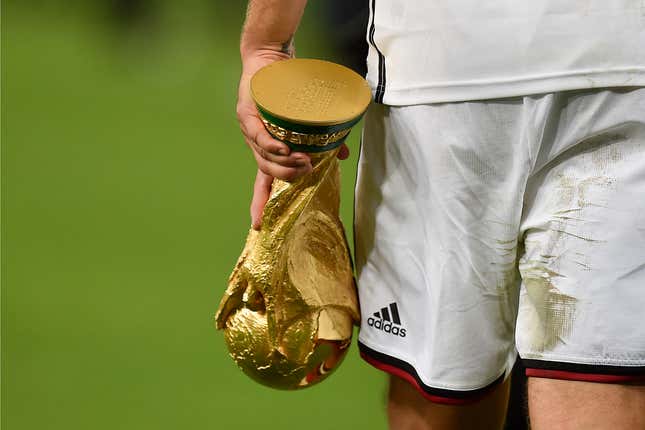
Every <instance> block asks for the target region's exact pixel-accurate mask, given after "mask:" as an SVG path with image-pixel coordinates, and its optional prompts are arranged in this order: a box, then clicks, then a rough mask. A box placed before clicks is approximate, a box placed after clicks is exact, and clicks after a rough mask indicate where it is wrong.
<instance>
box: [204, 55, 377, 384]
mask: <svg viewBox="0 0 645 430" xmlns="http://www.w3.org/2000/svg"><path fill="white" fill-rule="evenodd" d="M251 93H252V95H253V98H254V100H255V102H256V105H257V108H258V111H259V113H260V116H261V117H262V120H263V122H264V125H265V127H266V129H267V130H268V131H269V133H270V134H271V135H272V136H273V137H274V138H276V139H278V140H280V141H282V142H284V143H286V144H287V145H289V147H290V148H291V149H292V150H293V151H299V152H308V153H310V154H309V155H310V157H311V161H312V165H313V172H312V173H310V174H307V175H305V176H303V177H301V178H299V179H297V180H295V181H293V182H285V181H281V180H279V179H275V180H274V181H273V185H272V189H271V197H270V198H269V201H268V202H267V204H266V207H265V208H264V214H263V216H262V227H261V229H260V231H255V230H251V231H250V232H249V235H248V237H247V240H246V245H245V247H244V250H243V251H242V255H241V256H240V258H239V260H238V262H237V264H236V266H235V268H234V269H233V273H232V274H231V277H230V279H229V282H228V287H227V289H226V292H225V293H224V297H223V298H222V301H221V303H220V306H219V309H218V311H217V314H216V316H215V320H216V325H217V328H218V329H223V330H224V337H225V340H226V344H227V346H228V350H229V353H230V355H231V357H232V358H233V360H235V362H236V363H237V365H238V366H239V367H240V368H241V369H242V370H243V371H244V372H245V373H246V374H247V375H248V376H250V377H251V378H253V379H254V380H256V381H257V382H259V383H261V384H264V385H268V386H270V387H274V388H280V389H297V388H303V387H308V386H311V385H313V384H315V383H317V382H319V381H321V380H323V379H324V378H325V377H326V376H327V375H329V374H330V373H331V371H333V370H334V369H335V368H336V367H338V365H339V364H340V362H341V361H342V359H343V357H344V356H345V354H346V352H347V349H348V347H349V345H350V343H351V339H352V331H353V326H354V325H355V324H358V322H359V320H360V313H359V308H358V299H357V296H356V286H355V282H354V277H353V273H352V264H351V260H350V256H349V250H348V246H347V240H346V237H345V231H344V229H343V226H342V224H341V221H340V218H339V216H338V211H339V205H340V170H339V163H338V160H337V158H336V154H337V153H338V147H339V146H340V145H341V144H342V143H343V141H344V140H345V138H346V137H347V135H348V134H349V132H350V130H351V127H352V126H353V125H355V124H356V123H357V122H358V121H359V120H360V119H361V117H362V115H363V113H364V112H365V110H366V109H367V106H368V104H369V102H370V99H371V93H370V90H369V87H368V86H367V83H366V82H365V80H364V79H363V78H362V77H361V76H359V75H358V74H356V73H354V72H353V71H351V70H350V69H347V68H346V67H343V66H340V65H338V64H334V63H330V62H327V61H321V60H311V59H292V60H285V61H279V62H276V63H272V64H270V65H268V66H266V67H264V68H263V69H261V70H259V71H258V72H257V73H256V74H255V75H254V76H253V78H252V80H251Z"/></svg>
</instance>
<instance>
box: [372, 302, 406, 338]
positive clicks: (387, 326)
mask: <svg viewBox="0 0 645 430" xmlns="http://www.w3.org/2000/svg"><path fill="white" fill-rule="evenodd" d="M390 312H391V313H392V319H393V320H394V321H393V322H391V321H390ZM374 317H376V318H374ZM374 317H369V318H368V319H367V325H368V326H370V327H374V328H376V329H379V330H382V331H384V332H385V333H389V334H392V335H394V336H401V337H405V329H404V328H403V327H400V324H401V319H400V318H399V309H398V308H397V306H396V303H390V307H389V309H388V308H387V307H385V308H382V309H381V311H380V312H374Z"/></svg>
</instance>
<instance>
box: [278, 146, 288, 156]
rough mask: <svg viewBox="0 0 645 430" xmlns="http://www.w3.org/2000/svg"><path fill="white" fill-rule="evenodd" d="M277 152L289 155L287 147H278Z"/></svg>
mask: <svg viewBox="0 0 645 430" xmlns="http://www.w3.org/2000/svg"><path fill="white" fill-rule="evenodd" d="M278 154H280V155H289V150H288V149H287V148H280V149H279V150H278Z"/></svg>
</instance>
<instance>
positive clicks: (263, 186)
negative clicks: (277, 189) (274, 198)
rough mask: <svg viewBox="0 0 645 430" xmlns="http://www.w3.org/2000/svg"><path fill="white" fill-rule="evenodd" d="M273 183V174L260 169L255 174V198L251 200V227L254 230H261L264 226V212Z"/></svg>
mask: <svg viewBox="0 0 645 430" xmlns="http://www.w3.org/2000/svg"><path fill="white" fill-rule="evenodd" d="M272 183H273V178H272V177H271V176H269V175H267V174H266V173H264V172H262V171H261V170H258V173H257V175H256V176H255V184H254V185H253V199H252V200H251V227H253V229H254V230H259V229H260V227H261V226H262V212H263V211H264V206H265V205H266V203H267V201H268V200H269V196H270V195H271V184H272Z"/></svg>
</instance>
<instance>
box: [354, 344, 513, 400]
mask: <svg viewBox="0 0 645 430" xmlns="http://www.w3.org/2000/svg"><path fill="white" fill-rule="evenodd" d="M358 348H359V350H360V354H361V358H363V360H365V361H366V362H367V363H369V364H370V365H372V366H374V367H375V368H377V369H379V370H381V371H383V372H386V373H389V374H391V375H394V376H397V377H399V378H401V379H403V380H405V381H407V382H409V383H410V384H412V386H413V387H414V388H416V389H417V391H419V392H420V393H421V395H423V397H425V398H426V399H428V400H429V401H431V402H433V403H439V404H444V405H466V404H470V403H473V402H476V401H478V400H480V399H481V398H482V397H484V396H486V395H487V394H488V393H490V392H491V391H492V390H493V389H494V388H495V387H497V386H498V385H499V384H500V383H502V382H503V381H504V376H505V372H504V373H502V374H501V375H500V376H499V378H497V379H496V380H494V381H493V382H491V383H490V384H488V385H486V386H485V387H482V388H477V389H474V390H463V391H462V390H448V389H445V388H435V387H431V386H429V385H426V384H424V383H423V382H422V381H421V378H420V377H419V374H418V373H417V371H416V369H415V368H414V367H413V366H412V365H411V364H409V363H407V362H405V361H403V360H401V359H398V358H395V357H392V356H389V355H387V354H383V353H382V352H378V351H375V350H373V349H372V348H370V347H368V346H366V345H365V344H363V343H361V342H360V341H359V342H358Z"/></svg>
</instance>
